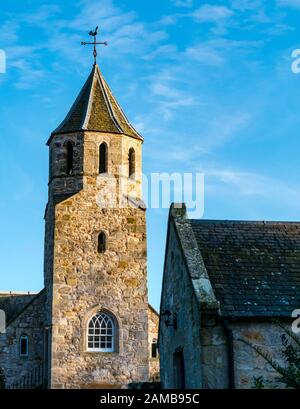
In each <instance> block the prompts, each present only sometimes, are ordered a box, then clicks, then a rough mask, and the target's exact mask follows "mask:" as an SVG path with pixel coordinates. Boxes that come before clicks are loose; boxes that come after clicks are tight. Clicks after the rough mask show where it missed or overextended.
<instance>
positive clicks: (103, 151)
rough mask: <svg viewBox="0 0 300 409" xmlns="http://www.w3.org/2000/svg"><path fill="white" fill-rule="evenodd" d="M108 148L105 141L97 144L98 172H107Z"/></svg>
mask: <svg viewBox="0 0 300 409" xmlns="http://www.w3.org/2000/svg"><path fill="white" fill-rule="evenodd" d="M107 152H108V148H107V145H106V143H105V142H102V143H101V145H100V146H99V173H107V158H108V153H107Z"/></svg>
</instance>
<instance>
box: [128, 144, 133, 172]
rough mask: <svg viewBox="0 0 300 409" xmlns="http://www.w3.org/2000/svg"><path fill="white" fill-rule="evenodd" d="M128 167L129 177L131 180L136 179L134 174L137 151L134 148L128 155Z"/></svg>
mask: <svg viewBox="0 0 300 409" xmlns="http://www.w3.org/2000/svg"><path fill="white" fill-rule="evenodd" d="M128 162H129V163H128V165H129V169H128V176H129V177H130V178H134V174H135V151H134V149H133V148H130V149H129V153H128Z"/></svg>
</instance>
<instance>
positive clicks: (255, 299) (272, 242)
mask: <svg viewBox="0 0 300 409" xmlns="http://www.w3.org/2000/svg"><path fill="white" fill-rule="evenodd" d="M299 307H300V223H293V222H289V223H288V222H287V223H286V222H250V221H249V222H247V221H218V220H192V219H188V218H187V215H186V210H185V206H184V205H172V207H171V209H170V214H169V222H168V232H167V244H166V253H165V265H164V276H163V289H162V299H161V308H160V328H159V352H160V363H161V365H160V375H161V382H162V384H163V386H164V387H165V388H180V387H185V388H251V387H253V386H254V378H258V377H260V376H262V377H263V378H264V379H265V380H266V381H267V382H270V383H267V385H269V386H271V385H272V386H282V385H280V384H278V383H277V381H276V376H277V374H276V373H275V371H274V370H273V369H272V367H271V366H270V365H268V364H267V363H266V361H265V360H264V359H263V358H261V357H260V356H258V355H257V353H256V352H255V351H254V350H253V349H252V348H251V347H250V346H248V345H247V344H245V343H244V342H242V341H241V340H245V341H247V342H249V343H251V344H254V345H257V346H259V347H261V348H263V349H264V350H266V351H268V352H269V353H270V354H271V355H272V356H273V357H274V358H276V359H277V360H278V361H279V362H280V363H284V362H282V353H281V352H282V344H281V335H282V333H283V330H282V328H280V327H279V325H278V323H277V322H275V321H274V320H277V321H279V322H280V323H281V324H283V325H286V326H287V328H289V329H290V328H291V327H290V324H291V321H292V318H291V316H292V312H293V310H295V309H297V308H298V309H299Z"/></svg>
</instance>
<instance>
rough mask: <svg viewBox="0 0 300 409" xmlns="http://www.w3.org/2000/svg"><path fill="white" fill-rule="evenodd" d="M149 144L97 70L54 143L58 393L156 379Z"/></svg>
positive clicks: (52, 351)
mask: <svg viewBox="0 0 300 409" xmlns="http://www.w3.org/2000/svg"><path fill="white" fill-rule="evenodd" d="M142 143H143V138H142V137H141V135H139V133H138V132H137V131H136V130H135V129H134V128H133V126H132V125H131V124H130V123H129V121H128V119H127V118H126V116H125V114H124V112H123V111H122V109H121V107H120V106H119V104H118V102H117V101H116V99H115V98H114V96H113V94H112V92H111V90H110V89H109V87H108V85H107V83H106V82H105V80H104V78H103V75H102V73H101V71H100V69H99V67H98V65H97V64H94V66H93V69H92V71H91V73H90V75H89V77H88V79H87V81H86V83H85V84H84V86H83V88H82V89H81V91H80V93H79V95H78V97H77V99H76V100H75V102H74V104H73V106H72V108H71V109H70V111H69V113H68V114H67V116H66V118H65V119H64V121H63V122H62V123H61V124H60V125H59V127H58V128H57V129H56V130H55V131H53V132H52V134H51V136H50V139H49V141H48V143H47V144H48V146H49V199H48V204H47V208H46V214H45V220H46V233H45V266H44V271H45V287H46V292H47V327H48V331H49V337H48V377H49V387H51V388H88V387H90V388H101V387H124V386H126V385H128V383H130V382H136V381H147V380H148V342H147V331H148V322H147V308H148V301H147V273H146V218H145V208H144V206H143V204H142V201H141V180H142Z"/></svg>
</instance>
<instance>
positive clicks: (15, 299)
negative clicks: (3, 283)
mask: <svg viewBox="0 0 300 409" xmlns="http://www.w3.org/2000/svg"><path fill="white" fill-rule="evenodd" d="M35 297H36V294H32V293H31V294H27V293H24V294H22V293H0V309H1V310H3V311H5V314H6V323H9V322H11V321H12V320H13V319H15V317H16V316H18V315H19V314H20V313H21V312H22V310H23V309H24V308H25V307H26V306H27V305H28V304H29V303H30V302H31V301H32V300H33V299H34V298H35Z"/></svg>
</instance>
